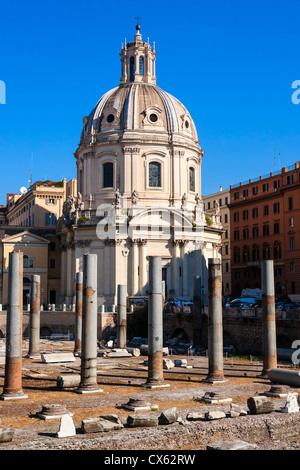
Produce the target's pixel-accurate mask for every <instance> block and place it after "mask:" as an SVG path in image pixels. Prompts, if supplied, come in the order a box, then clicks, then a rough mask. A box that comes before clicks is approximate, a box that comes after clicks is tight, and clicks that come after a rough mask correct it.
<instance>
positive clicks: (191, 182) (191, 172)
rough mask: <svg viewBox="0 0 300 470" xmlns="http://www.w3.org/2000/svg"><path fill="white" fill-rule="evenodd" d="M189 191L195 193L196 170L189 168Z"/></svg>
mask: <svg viewBox="0 0 300 470" xmlns="http://www.w3.org/2000/svg"><path fill="white" fill-rule="evenodd" d="M189 189H190V191H193V192H195V168H193V167H190V168H189Z"/></svg>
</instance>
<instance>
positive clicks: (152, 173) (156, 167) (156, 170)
mask: <svg viewBox="0 0 300 470" xmlns="http://www.w3.org/2000/svg"><path fill="white" fill-rule="evenodd" d="M149 186H150V187H152V188H159V187H161V164H160V163H158V162H150V163H149Z"/></svg>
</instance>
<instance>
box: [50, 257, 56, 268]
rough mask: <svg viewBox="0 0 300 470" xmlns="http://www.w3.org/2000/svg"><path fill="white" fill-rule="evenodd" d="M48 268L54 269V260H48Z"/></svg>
mask: <svg viewBox="0 0 300 470" xmlns="http://www.w3.org/2000/svg"><path fill="white" fill-rule="evenodd" d="M50 268H52V269H54V268H55V259H50Z"/></svg>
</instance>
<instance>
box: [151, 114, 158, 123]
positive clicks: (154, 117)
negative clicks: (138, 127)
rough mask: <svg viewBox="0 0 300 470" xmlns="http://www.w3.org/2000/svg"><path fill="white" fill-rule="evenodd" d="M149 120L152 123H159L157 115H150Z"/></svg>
mask: <svg viewBox="0 0 300 470" xmlns="http://www.w3.org/2000/svg"><path fill="white" fill-rule="evenodd" d="M149 119H150V121H151V122H157V120H158V117H157V114H150V116H149Z"/></svg>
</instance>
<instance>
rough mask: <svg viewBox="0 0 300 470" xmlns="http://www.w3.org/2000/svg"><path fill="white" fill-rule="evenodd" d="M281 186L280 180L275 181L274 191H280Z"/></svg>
mask: <svg viewBox="0 0 300 470" xmlns="http://www.w3.org/2000/svg"><path fill="white" fill-rule="evenodd" d="M279 186H280V180H275V181H274V191H277V190H278V189H279Z"/></svg>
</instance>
